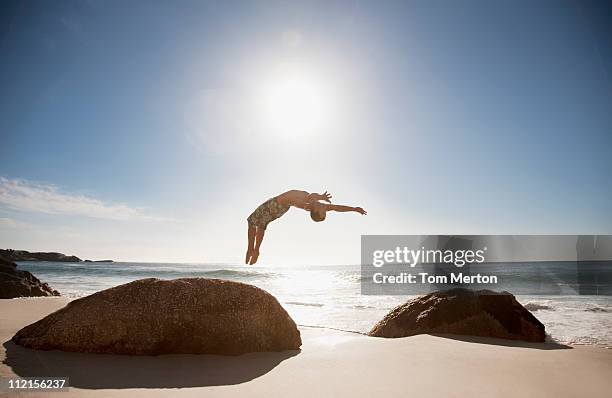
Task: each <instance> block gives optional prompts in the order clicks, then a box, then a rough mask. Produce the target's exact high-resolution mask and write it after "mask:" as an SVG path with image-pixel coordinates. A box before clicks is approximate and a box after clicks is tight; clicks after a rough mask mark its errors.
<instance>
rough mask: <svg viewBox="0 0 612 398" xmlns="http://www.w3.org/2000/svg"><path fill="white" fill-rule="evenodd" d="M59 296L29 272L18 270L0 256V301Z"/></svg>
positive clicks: (12, 263)
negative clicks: (16, 298)
mask: <svg viewBox="0 0 612 398" xmlns="http://www.w3.org/2000/svg"><path fill="white" fill-rule="evenodd" d="M59 295H60V294H59V292H58V291H57V290H54V289H52V288H51V287H49V285H48V284H46V283H43V282H41V281H40V280H39V279H38V278H37V277H35V276H34V275H32V274H31V273H30V272H28V271H22V270H18V269H17V264H15V263H14V262H12V261H8V260H7V259H5V258H3V257H2V256H0V299H10V298H15V297H40V296H59Z"/></svg>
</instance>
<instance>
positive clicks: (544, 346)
mask: <svg viewBox="0 0 612 398" xmlns="http://www.w3.org/2000/svg"><path fill="white" fill-rule="evenodd" d="M428 334H429V335H430V336H435V337H442V338H444V339H451V340H457V341H463V342H466V343H476V344H488V345H497V346H504V347H519V348H530V349H535V350H570V349H572V348H573V347H572V346H570V345H565V344H561V343H557V342H556V341H548V340H547V341H545V342H543V343H536V342H529V341H522V340H508V339H498V338H494V337H480V336H469V335H461V334H441V333H440V334H438V333H428Z"/></svg>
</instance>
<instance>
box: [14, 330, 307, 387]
mask: <svg viewBox="0 0 612 398" xmlns="http://www.w3.org/2000/svg"><path fill="white" fill-rule="evenodd" d="M4 347H5V349H6V359H5V360H4V361H3V362H4V364H5V365H7V366H9V367H11V369H12V370H13V371H14V372H15V373H16V374H17V375H18V376H20V377H34V376H49V377H69V383H70V386H71V387H77V388H84V389H107V388H114V389H122V388H184V387H205V386H223V385H234V384H240V383H245V382H247V381H250V380H253V379H255V378H257V377H260V376H262V375H264V374H266V373H268V372H269V371H271V370H272V369H273V368H274V367H276V366H277V365H279V364H280V363H281V362H282V361H284V360H286V359H289V358H291V357H294V356H296V355H298V354H299V353H300V352H301V351H300V350H293V351H282V352H258V353H248V354H243V355H240V356H223V355H158V356H134V355H108V354H83V353H76V352H64V351H40V350H32V349H29V348H24V347H21V346H19V345H17V344H15V343H13V342H12V341H10V340H9V341H7V342H5V343H4Z"/></svg>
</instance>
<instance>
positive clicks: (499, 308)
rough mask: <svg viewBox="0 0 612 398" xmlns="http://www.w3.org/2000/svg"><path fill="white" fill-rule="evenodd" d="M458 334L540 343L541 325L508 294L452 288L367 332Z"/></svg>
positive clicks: (390, 316)
mask: <svg viewBox="0 0 612 398" xmlns="http://www.w3.org/2000/svg"><path fill="white" fill-rule="evenodd" d="M422 333H428V334H437V333H441V334H462V335H472V336H482V337H497V338H502V339H511V340H525V341H531V342H542V341H544V339H545V332H544V325H543V324H542V323H541V322H540V321H538V320H537V319H536V317H535V316H533V314H531V312H529V311H528V310H527V309H525V307H523V306H522V305H521V304H520V303H519V302H518V301H516V299H515V298H514V296H513V295H512V294H510V293H508V292H501V293H498V292H493V291H490V290H479V291H472V290H467V289H452V290H447V291H441V292H435V293H431V294H428V295H425V296H420V297H417V298H415V299H413V300H410V301H408V302H406V303H405V304H402V305H400V306H398V307H396V308H394V309H393V310H392V311H391V312H390V313H388V314H387V315H386V316H385V317H384V318H383V319H382V320H381V321H380V322H378V323H377V324H376V325H375V326H374V327H373V328H372V330H371V331H370V332H369V333H368V334H369V335H370V336H377V337H405V336H412V335H415V334H422Z"/></svg>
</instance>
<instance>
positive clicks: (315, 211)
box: [245, 189, 367, 265]
mask: <svg viewBox="0 0 612 398" xmlns="http://www.w3.org/2000/svg"><path fill="white" fill-rule="evenodd" d="M331 198H332V196H331V195H330V194H329V193H327V191H325V192H324V193H323V194H318V193H309V192H306V191H298V190H296V189H294V190H291V191H287V192H285V193H283V194H280V195H278V196H275V197H273V198H270V199H268V200H266V201H265V202H264V203H263V204H262V205H261V206H259V207H258V208H257V209H255V211H254V212H253V213H251V215H250V216H249V217H248V218H247V221H248V223H249V234H248V236H249V246H248V248H247V254H246V259H245V264H251V265H253V264H255V263H256V262H257V258H258V257H259V247H260V246H261V241H262V240H263V237H264V233H265V232H266V227H267V226H268V224H269V223H270V222H271V221H274V220H276V219H277V218H279V217H280V216H282V215H283V214H285V213H286V212H287V210H289V208H290V207H291V206H294V207H298V208H300V209H303V210H306V211H308V212H310V218H312V220H313V221H316V222H320V221H323V220H325V214H326V213H327V212H328V211H341V212H347V211H354V212H357V213H360V214H363V215H366V214H367V213H366V211H365V210H363V209H362V208H361V207H351V206H344V205H332V204H331ZM320 200H321V201H325V202H327V203H321V202H319V201H320Z"/></svg>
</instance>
